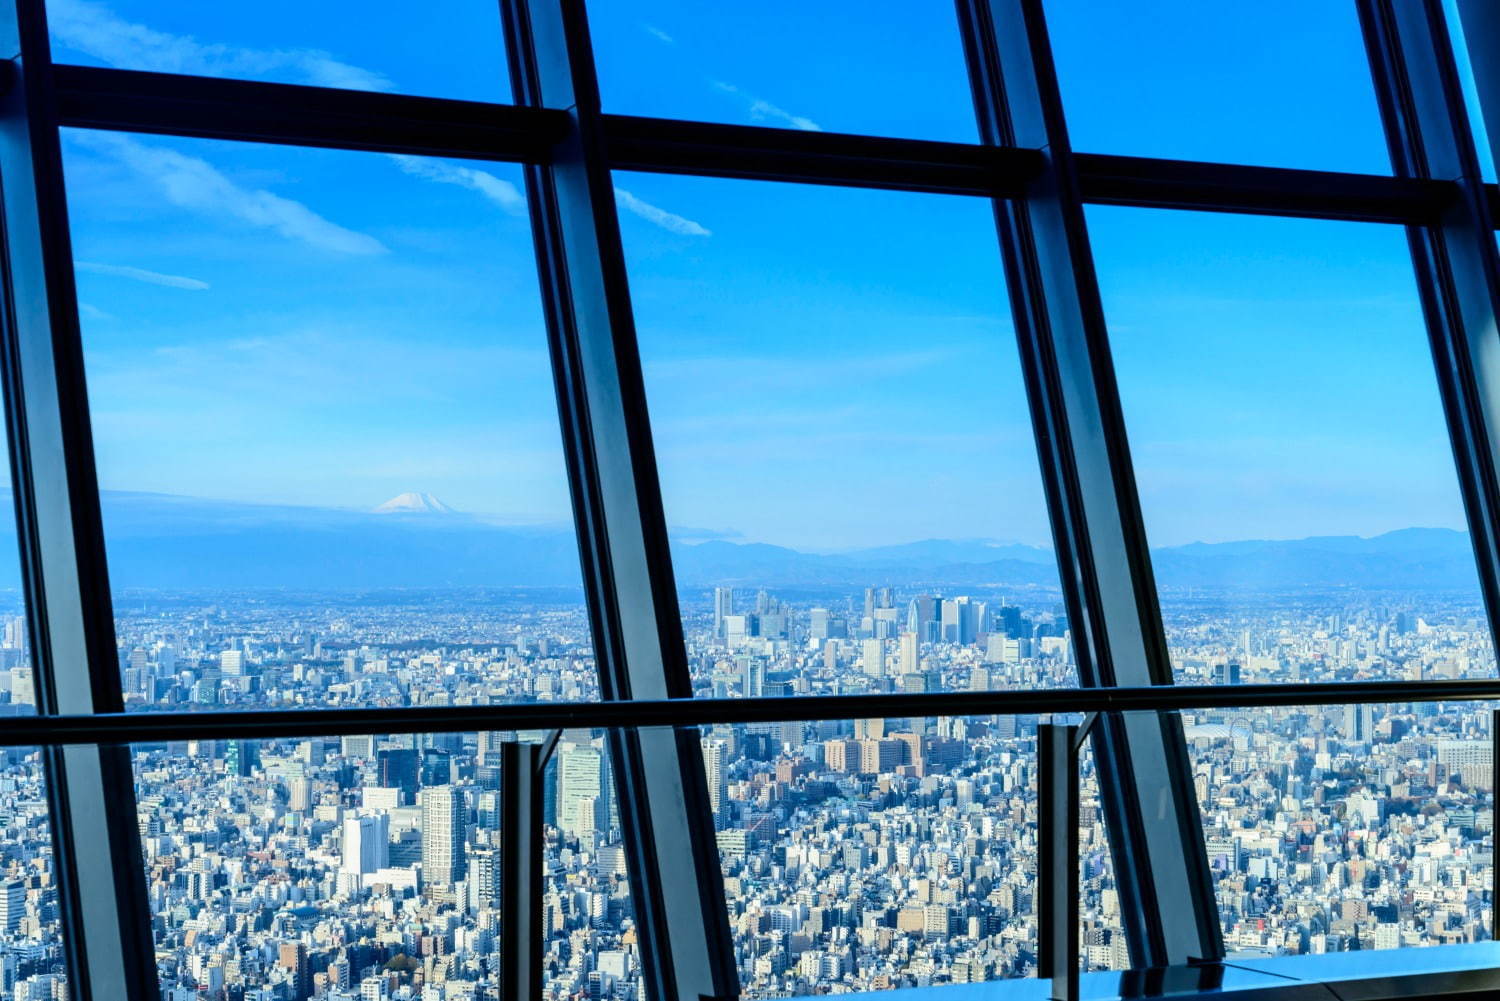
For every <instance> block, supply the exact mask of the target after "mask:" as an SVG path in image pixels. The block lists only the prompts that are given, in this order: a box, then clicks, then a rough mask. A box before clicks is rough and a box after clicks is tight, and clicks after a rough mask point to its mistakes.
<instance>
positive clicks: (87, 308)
mask: <svg viewBox="0 0 1500 1001" xmlns="http://www.w3.org/2000/svg"><path fill="white" fill-rule="evenodd" d="M78 315H80V316H83V317H86V318H88V319H90V320H113V319H114V316H113V315H112V314H110V313H106V312H105V311H104V310H102V309H100V308H99V307H98V306H95V305H92V304H90V303H87V302H80V303H79V304H78Z"/></svg>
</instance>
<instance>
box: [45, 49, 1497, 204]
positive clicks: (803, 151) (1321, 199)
mask: <svg viewBox="0 0 1500 1001" xmlns="http://www.w3.org/2000/svg"><path fill="white" fill-rule="evenodd" d="M54 69H55V73H56V81H57V86H56V93H57V115H58V122H59V124H60V125H62V126H65V127H72V128H87V129H104V130H113V131H121V132H138V133H148V134H154V135H170V136H186V137H191V138H200V139H226V140H235V141H243V142H264V143H277V144H283V145H295V146H313V147H322V148H332V149H351V150H364V151H374V152H387V153H405V154H410V155H413V156H447V157H459V158H463V159H474V160H486V161H491V162H498V163H537V164H543V163H546V162H548V161H549V159H550V158H551V153H552V150H553V149H554V148H556V147H557V145H558V144H559V143H561V142H563V141H564V140H565V139H566V138H567V134H568V130H569V128H570V124H569V116H568V114H567V113H566V112H563V111H559V110H556V109H545V108H531V107H524V106H520V105H512V104H492V103H487V102H483V101H458V100H452V99H448V98H438V97H417V96H412V95H407V94H388V93H381V92H378V91H354V90H339V89H334V88H328V87H308V86H303V85H300V84H288V83H267V82H264V81H255V80H229V79H221V78H215V77H198V76H188V75H185V74H175V73H152V72H147V71H144V70H122V69H113V68H102V67H93V66H76V65H67V64H60V65H58V66H56V67H55V68H54ZM602 117H603V120H604V124H605V131H606V147H607V149H606V155H607V157H608V159H609V162H610V167H611V169H613V170H631V171H642V172H647V173H661V174H686V175H694V176H704V177H728V178H739V179H748V180H766V181H782V182H789V183H803V184H828V185H838V186H842V187H856V188H880V189H889V190H901V191H914V192H926V193H940V194H955V195H969V196H974V197H983V198H997V197H998V198H1006V197H1010V196H1012V195H1015V194H1017V193H1018V192H1019V190H1020V189H1021V187H1022V186H1023V185H1025V184H1026V183H1027V182H1028V181H1029V180H1031V179H1032V178H1034V177H1035V176H1036V175H1037V174H1038V173H1039V172H1040V171H1041V169H1042V168H1043V158H1044V154H1043V153H1042V152H1040V151H1038V150H1032V149H1021V148H1014V147H995V146H982V145H978V144H972V143H954V142H939V141H934V140H926V139H895V138H888V137H882V136H867V135H847V134H842V133H832V132H804V131H799V130H796V129H774V128H765V127H762V126H755V125H729V124H718V123H712V122H694V121H684V120H675V119H663V118H647V117H638V116H633V115H604V116H602ZM1075 159H1076V162H1077V166H1078V172H1079V183H1080V186H1081V189H1082V195H1083V199H1084V201H1086V202H1089V203H1092V204H1107V205H1130V206H1135V207H1139V208H1175V209H1196V210H1200V211H1213V212H1235V213H1244V214H1259V215H1276V216H1294V217H1309V218H1320V219H1340V220H1354V221H1363V222H1386V223H1399V224H1416V225H1422V224H1425V223H1428V222H1431V221H1432V220H1433V219H1435V218H1436V216H1437V215H1438V214H1439V213H1441V211H1442V210H1443V208H1444V207H1445V206H1447V205H1448V204H1450V202H1451V201H1452V200H1453V199H1454V198H1457V197H1458V190H1457V186H1456V185H1454V184H1451V183H1449V182H1446V181H1436V180H1416V179H1411V178H1400V177H1394V176H1385V175H1379V174H1357V173H1342V172H1337V171H1318V170H1295V169H1289V168H1284V167H1260V166H1250V165H1241V164H1222V163H1205V162H1197V161H1185V160H1165V159H1155V158H1151V157H1138V156H1119V155H1114V154H1102V153H1078V154H1075ZM1486 192H1487V194H1488V196H1489V199H1490V202H1491V204H1492V205H1493V206H1494V207H1495V208H1496V209H1497V213H1496V215H1497V216H1500V186H1497V185H1494V184H1490V185H1487V186H1486Z"/></svg>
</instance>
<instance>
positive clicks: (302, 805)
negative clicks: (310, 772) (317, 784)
mask: <svg viewBox="0 0 1500 1001" xmlns="http://www.w3.org/2000/svg"><path fill="white" fill-rule="evenodd" d="M286 805H287V808H288V809H290V810H293V811H296V812H299V813H306V812H307V811H308V810H311V809H312V783H311V782H310V781H308V779H307V777H306V776H303V775H299V776H297V777H296V778H294V779H292V780H291V781H289V782H288V783H287V804H286Z"/></svg>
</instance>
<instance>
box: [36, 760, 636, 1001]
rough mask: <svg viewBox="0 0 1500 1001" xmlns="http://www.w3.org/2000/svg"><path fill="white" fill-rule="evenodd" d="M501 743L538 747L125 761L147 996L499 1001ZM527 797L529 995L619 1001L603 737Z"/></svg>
mask: <svg viewBox="0 0 1500 1001" xmlns="http://www.w3.org/2000/svg"><path fill="white" fill-rule="evenodd" d="M517 738H519V739H520V740H522V741H526V742H530V743H539V742H541V741H542V740H543V739H544V735H543V734H541V733H539V732H529V733H528V732H523V733H520V734H513V733H495V732H483V733H477V734H476V733H467V734H461V733H455V734H420V735H392V736H374V737H370V736H356V737H342V738H339V737H333V738H322V737H314V738H310V739H296V740H218V741H215V740H200V741H188V742H185V743H172V744H157V745H146V744H140V745H136V746H135V748H134V758H135V773H136V791H137V802H138V803H139V809H140V828H141V847H142V849H143V854H144V860H143V861H144V864H145V869H146V883H147V889H148V894H149V897H150V901H151V914H152V931H153V933H154V935H155V940H156V967H157V971H158V974H159V976H160V978H161V987H162V994H163V996H164V997H177V996H183V997H238V996H245V997H261V996H263V997H286V998H310V997H316V998H320V999H321V998H330V999H334V998H406V997H410V998H416V997H431V996H434V989H435V988H436V989H437V990H438V991H439V993H437V994H436V996H437V997H440V998H443V999H445V1001H459V999H471V998H475V999H477V998H493V997H496V996H497V994H498V991H499V987H500V978H501V970H500V949H501V936H502V935H503V934H505V916H504V915H503V914H501V912H500V904H501V898H500V890H501V882H502V876H503V870H502V867H501V861H502V860H501V837H502V835H503V836H505V837H510V836H511V832H508V831H507V832H502V830H501V825H500V815H501V805H500V795H501V793H500V768H499V760H500V751H499V746H500V743H501V742H502V741H506V740H513V739H517ZM541 781H542V782H543V803H544V807H543V814H544V816H543V817H542V823H541V824H540V825H539V829H538V830H537V831H535V832H534V833H535V835H536V836H538V837H541V838H543V839H544V840H543V853H542V855H543V860H544V862H543V870H544V872H543V874H541V875H542V900H541V901H540V902H539V905H538V906H537V907H536V909H535V910H534V914H535V915H536V917H537V918H538V919H539V920H540V921H541V922H542V927H541V929H540V933H541V936H542V943H543V945H542V951H543V960H542V962H543V975H542V994H541V995H540V997H541V998H542V999H543V1001H566V999H570V998H578V997H583V996H589V995H591V994H592V996H594V997H597V998H599V999H601V1001H636V999H638V998H640V997H641V961H640V949H639V945H638V934H637V931H636V927H635V924H636V922H635V916H634V913H633V911H632V905H631V899H630V889H629V885H628V883H627V881H626V875H625V856H624V849H623V846H622V844H621V831H620V819H619V808H618V806H617V805H616V802H615V794H614V784H613V783H614V774H613V768H612V767H611V765H610V758H609V751H608V749H607V746H606V742H605V740H604V737H603V736H602V735H601V734H598V733H591V732H589V731H587V730H583V731H579V730H570V731H568V732H567V734H566V735H565V736H564V738H563V739H562V740H561V741H560V742H559V743H558V745H557V747H556V749H555V751H554V752H553V754H552V756H551V757H550V758H549V759H548V764H547V765H546V767H545V770H544V771H543V774H542V776H541ZM346 928H357V929H359V934H344V933H342V931H341V930H342V929H346ZM319 929H322V931H321V932H320V931H319ZM439 984H440V985H441V987H440V988H438V985H439ZM46 996H47V997H51V996H52V995H46Z"/></svg>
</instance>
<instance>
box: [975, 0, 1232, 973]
mask: <svg viewBox="0 0 1500 1001" xmlns="http://www.w3.org/2000/svg"><path fill="white" fill-rule="evenodd" d="M958 11H959V22H960V25H961V30H962V33H963V40H964V50H965V54H966V57H967V60H968V63H969V75H970V81H971V84H972V87H973V92H974V99H975V109H976V113H977V115H978V117H979V126H980V134H981V136H982V137H983V141H984V142H986V143H988V144H991V145H1002V146H1021V147H1027V148H1032V149H1038V150H1041V151H1042V152H1043V153H1044V154H1045V163H1044V167H1043V169H1042V170H1041V171H1040V173H1039V174H1038V175H1037V177H1035V178H1034V179H1033V180H1032V181H1031V182H1029V184H1028V186H1027V189H1026V190H1025V191H1024V192H1023V193H1022V194H1021V195H1020V196H1018V197H1015V198H1013V199H1004V200H1002V199H997V200H996V202H995V213H996V221H997V228H998V231H999V236H1000V243H1001V249H1002V252H1003V256H1004V259H1005V266H1006V271H1007V277H1008V279H1009V285H1010V291H1011V298H1012V304H1013V309H1014V311H1015V323H1016V330H1017V333H1018V335H1019V338H1020V341H1021V354H1022V359H1023V365H1024V366H1025V367H1026V369H1027V390H1028V393H1029V395H1030V398H1031V405H1032V413H1033V420H1034V422H1035V424H1036V433H1037V442H1038V451H1039V452H1040V454H1041V465H1042V470H1043V478H1044V481H1045V482H1046V486H1047V496H1048V503H1049V505H1050V507H1051V513H1052V526H1053V535H1054V539H1055V543H1056V549H1057V553H1058V565H1059V569H1060V574H1061V578H1062V582H1063V590H1064V594H1065V597H1066V600H1067V604H1068V612H1069V624H1070V628H1071V632H1072V640H1073V647H1074V651H1075V655H1076V657H1077V660H1078V664H1079V680H1080V682H1081V683H1082V684H1084V685H1087V686H1104V687H1107V686H1115V685H1130V686H1136V685H1163V684H1171V683H1172V669H1171V663H1170V661H1169V659H1168V655H1167V644H1166V637H1165V633H1164V631H1163V628H1162V623H1161V615H1160V612H1159V609H1158V607H1157V599H1156V588H1155V582H1154V580H1153V576H1152V570H1151V557H1150V553H1149V552H1148V550H1147V546H1146V534H1145V528H1144V526H1143V524H1142V520H1141V512H1140V502H1139V499H1138V498H1137V496H1136V490H1135V481H1134V473H1133V471H1132V469H1131V464H1130V455H1129V449H1128V446H1127V444H1126V440H1125V430H1124V419H1123V416H1122V414H1121V410H1120V402H1119V395H1118V391H1117V388H1116V385H1115V381H1114V372H1113V367H1112V364H1111V361H1110V355H1109V345H1108V340H1107V333H1106V328H1105V322H1104V314H1103V308H1102V306H1101V304H1100V299H1099V291H1098V284H1097V280H1096V278H1095V275H1094V265H1093V258H1092V254H1091V251H1090V249H1089V242H1088V232H1087V228H1086V226H1085V223H1084V215H1083V204H1082V200H1081V198H1080V196H1079V191H1078V181H1077V173H1076V169H1075V167H1074V162H1073V156H1072V151H1071V149H1070V148H1069V145H1068V137H1067V130H1066V128H1065V126H1064V124H1063V114H1062V107H1061V99H1060V97H1059V94H1058V87H1057V80H1056V76H1055V71H1054V69H1053V65H1052V57H1051V51H1050V48H1049V42H1048V40H1047V33H1046V27H1045V23H1044V20H1043V15H1042V4H1041V2H1040V0H958ZM1100 724H1101V725H1100V726H1099V727H1098V728H1097V730H1096V734H1095V737H1094V747H1095V753H1096V760H1097V761H1098V767H1099V772H1100V795H1101V801H1102V806H1103V812H1104V815H1105V819H1106V822H1107V826H1108V830H1109V837H1110V844H1111V850H1112V852H1113V854H1114V859H1115V865H1114V872H1115V880H1116V883H1117V885H1118V887H1119V891H1120V902H1121V911H1122V916H1123V923H1124V927H1125V933H1126V938H1127V941H1128V942H1129V945H1130V955H1131V961H1132V963H1133V964H1134V965H1136V966H1167V965H1180V964H1184V963H1188V962H1191V961H1194V960H1211V959H1218V958H1220V957H1222V955H1223V941H1222V933H1221V930H1220V925H1219V914H1218V907H1217V904H1216V903H1215V899H1214V893H1213V886H1212V882H1211V878H1210V874H1209V868H1208V859H1207V856H1206V853H1205V849H1204V844H1203V837H1202V826H1201V821H1200V818H1199V812H1198V802H1197V797H1196V793H1195V791H1194V786H1193V782H1192V767H1191V763H1190V762H1189V760H1188V757H1187V748H1186V743H1185V741H1184V739H1183V734H1182V725H1181V721H1180V719H1179V718H1178V717H1177V716H1176V714H1167V713H1155V712H1123V713H1111V714H1108V715H1107V716H1106V717H1105V718H1103V719H1102V720H1101V721H1100Z"/></svg>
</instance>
